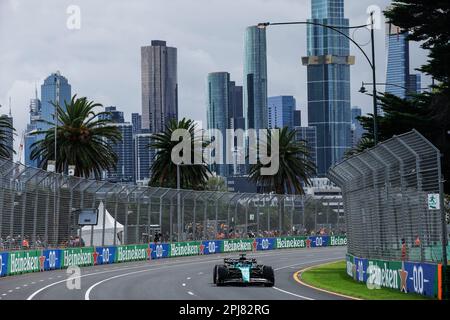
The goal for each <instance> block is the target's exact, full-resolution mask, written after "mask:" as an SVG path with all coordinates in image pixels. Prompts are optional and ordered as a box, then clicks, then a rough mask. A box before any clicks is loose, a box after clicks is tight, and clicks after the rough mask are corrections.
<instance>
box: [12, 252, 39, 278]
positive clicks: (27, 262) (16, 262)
mask: <svg viewBox="0 0 450 320" xmlns="http://www.w3.org/2000/svg"><path fill="white" fill-rule="evenodd" d="M40 256H41V251H40V250H29V251H12V252H11V253H10V254H9V259H8V274H9V275H15V274H20V273H28V272H37V271H39V270H40V264H39V257H40Z"/></svg>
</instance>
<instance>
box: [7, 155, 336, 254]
mask: <svg viewBox="0 0 450 320" xmlns="http://www.w3.org/2000/svg"><path fill="white" fill-rule="evenodd" d="M178 195H179V196H178ZM177 201H179V202H180V203H179V205H180V210H179V211H178V210H177V208H178V204H177ZM340 202H341V200H340V199H338V198H336V199H334V198H333V197H325V198H322V199H315V198H313V197H311V196H296V195H275V194H253V193H231V192H211V191H191V190H176V189H165V188H151V187H145V186H137V185H125V184H117V183H109V182H105V181H94V180H87V179H82V178H77V177H71V176H66V175H61V174H55V173H50V172H46V171H43V170H40V169H36V168H29V167H25V166H23V165H22V164H18V163H13V162H11V161H9V160H6V159H0V250H15V249H24V248H25V249H26V248H44V247H45V248H46V247H67V246H79V245H83V244H84V245H86V246H92V245H97V246H100V245H101V246H105V245H120V244H137V243H146V242H152V241H153V240H154V236H155V234H158V233H161V235H162V236H161V238H160V240H161V241H167V242H172V241H185V240H210V239H221V238H242V237H244V238H245V237H253V236H261V237H266V236H267V237H270V236H278V235H305V234H308V235H309V234H311V233H314V234H316V233H318V232H319V230H320V229H321V228H322V231H323V230H325V232H326V233H327V234H330V233H331V232H334V233H335V234H337V233H342V230H345V225H344V223H343V221H342V219H339V217H340V216H341V217H342V209H341V208H340V209H336V203H340ZM87 208H95V209H99V215H98V224H97V225H96V226H84V227H80V226H78V216H77V212H78V210H80V209H87ZM83 242H84V243H83Z"/></svg>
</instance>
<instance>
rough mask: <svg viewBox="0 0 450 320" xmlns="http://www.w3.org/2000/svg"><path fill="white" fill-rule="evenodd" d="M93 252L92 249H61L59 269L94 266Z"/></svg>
mask: <svg viewBox="0 0 450 320" xmlns="http://www.w3.org/2000/svg"><path fill="white" fill-rule="evenodd" d="M94 252H95V251H94V248H72V249H63V250H62V253H61V255H62V261H61V267H62V268H68V267H70V266H79V267H82V266H92V265H93V264H94Z"/></svg>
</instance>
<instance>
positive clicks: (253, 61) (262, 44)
mask: <svg viewBox="0 0 450 320" xmlns="http://www.w3.org/2000/svg"><path fill="white" fill-rule="evenodd" d="M244 118H245V119H246V129H267V48H266V30H265V29H260V28H258V27H257V26H251V27H248V28H247V29H246V31H245V43H244Z"/></svg>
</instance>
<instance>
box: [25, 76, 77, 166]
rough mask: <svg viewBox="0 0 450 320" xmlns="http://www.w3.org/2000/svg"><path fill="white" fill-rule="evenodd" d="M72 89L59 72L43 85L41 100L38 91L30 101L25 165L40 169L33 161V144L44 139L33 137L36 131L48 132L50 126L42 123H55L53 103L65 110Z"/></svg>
mask: <svg viewBox="0 0 450 320" xmlns="http://www.w3.org/2000/svg"><path fill="white" fill-rule="evenodd" d="M71 92H72V88H71V86H70V84H69V82H68V81H67V79H66V78H65V77H63V76H62V75H61V73H60V72H59V71H57V72H55V73H52V74H51V75H50V76H48V77H47V78H46V79H45V80H44V83H43V84H42V85H41V100H39V99H38V96H37V90H36V93H35V98H34V99H31V101H30V109H29V113H30V123H29V124H28V126H27V130H26V132H25V137H24V143H25V145H24V150H25V155H24V156H25V165H27V166H30V167H39V166H40V163H39V161H37V160H31V152H32V148H31V146H32V144H33V143H34V142H36V141H38V140H39V139H42V138H43V136H44V135H43V134H42V135H33V134H32V133H33V132H36V131H46V130H48V129H50V125H48V124H46V123H44V122H41V121H42V120H44V121H49V122H52V123H54V117H53V115H54V113H55V107H54V106H53V104H52V103H55V104H59V105H60V106H61V107H62V108H64V109H65V107H66V102H67V103H70V101H71V94H72V93H71Z"/></svg>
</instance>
